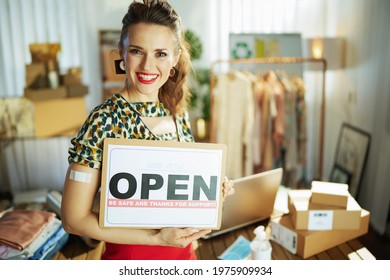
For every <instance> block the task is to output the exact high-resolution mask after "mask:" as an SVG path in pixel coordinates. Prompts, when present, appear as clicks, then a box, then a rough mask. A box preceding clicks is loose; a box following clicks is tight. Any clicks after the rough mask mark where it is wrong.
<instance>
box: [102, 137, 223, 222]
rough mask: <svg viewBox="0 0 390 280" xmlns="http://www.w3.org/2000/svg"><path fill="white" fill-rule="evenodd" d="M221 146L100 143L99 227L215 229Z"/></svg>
mask: <svg viewBox="0 0 390 280" xmlns="http://www.w3.org/2000/svg"><path fill="white" fill-rule="evenodd" d="M225 157H226V145H224V144H209V143H207V144H206V143H183V142H168V141H148V140H134V139H105V140H104V155H103V165H102V168H103V170H102V190H101V202H100V216H99V225H100V226H101V227H133V228H163V227H196V228H209V229H219V227H220V223H221V209H222V190H221V188H222V182H223V178H224V174H225V165H226V159H225Z"/></svg>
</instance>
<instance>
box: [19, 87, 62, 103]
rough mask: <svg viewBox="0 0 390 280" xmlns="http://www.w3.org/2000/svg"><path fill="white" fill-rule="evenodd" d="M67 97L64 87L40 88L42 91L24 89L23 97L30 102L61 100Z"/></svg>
mask: <svg viewBox="0 0 390 280" xmlns="http://www.w3.org/2000/svg"><path fill="white" fill-rule="evenodd" d="M67 95H68V92H67V89H66V87H62V86H60V87H58V88H54V89H51V88H42V89H28V88H25V89H24V97H26V98H28V99H30V100H31V101H34V102H35V101H45V100H52V99H62V98H65V97H66V96H67Z"/></svg>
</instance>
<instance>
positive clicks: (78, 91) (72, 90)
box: [66, 85, 88, 97]
mask: <svg viewBox="0 0 390 280" xmlns="http://www.w3.org/2000/svg"><path fill="white" fill-rule="evenodd" d="M66 88H67V91H68V94H67V96H68V97H79V96H84V95H86V94H87V93H88V87H87V86H84V85H72V86H67V87H66Z"/></svg>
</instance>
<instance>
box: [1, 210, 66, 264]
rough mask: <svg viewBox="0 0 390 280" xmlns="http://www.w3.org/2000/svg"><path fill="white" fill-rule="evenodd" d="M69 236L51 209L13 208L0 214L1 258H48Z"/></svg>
mask: <svg viewBox="0 0 390 280" xmlns="http://www.w3.org/2000/svg"><path fill="white" fill-rule="evenodd" d="M68 238H69V234H68V233H67V232H65V230H64V229H63V227H62V223H61V221H60V220H59V219H58V218H57V217H56V214H55V213H54V212H49V211H42V210H13V211H8V212H6V213H5V214H4V215H2V216H1V217H0V259H8V260H27V259H29V260H43V259H50V258H51V257H52V256H53V255H54V254H55V253H56V252H58V251H59V250H60V249H61V248H62V247H63V246H64V245H65V243H66V242H67V240H68Z"/></svg>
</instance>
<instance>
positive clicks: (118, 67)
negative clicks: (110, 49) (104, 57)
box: [114, 59, 126, 74]
mask: <svg viewBox="0 0 390 280" xmlns="http://www.w3.org/2000/svg"><path fill="white" fill-rule="evenodd" d="M114 63H115V73H116V74H126V68H125V62H124V61H123V59H116V60H114Z"/></svg>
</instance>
